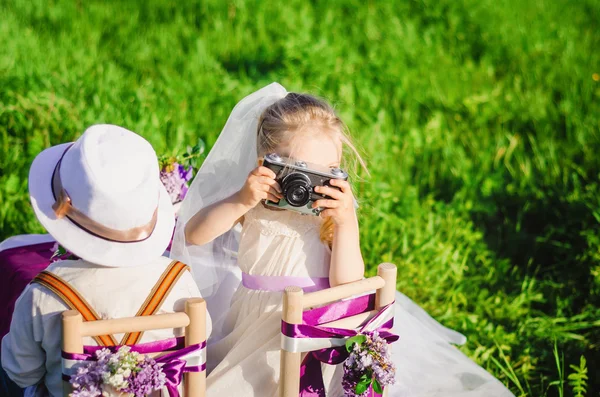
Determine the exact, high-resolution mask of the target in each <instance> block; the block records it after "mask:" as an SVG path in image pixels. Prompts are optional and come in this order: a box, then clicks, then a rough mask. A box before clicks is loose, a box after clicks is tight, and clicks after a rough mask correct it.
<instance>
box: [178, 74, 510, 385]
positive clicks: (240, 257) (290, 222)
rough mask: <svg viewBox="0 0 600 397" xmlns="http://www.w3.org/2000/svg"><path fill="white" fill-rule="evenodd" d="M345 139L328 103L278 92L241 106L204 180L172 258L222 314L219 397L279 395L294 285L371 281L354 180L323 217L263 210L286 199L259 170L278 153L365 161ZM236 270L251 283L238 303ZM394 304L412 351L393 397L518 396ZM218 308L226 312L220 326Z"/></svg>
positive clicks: (328, 369)
mask: <svg viewBox="0 0 600 397" xmlns="http://www.w3.org/2000/svg"><path fill="white" fill-rule="evenodd" d="M345 131H346V128H345V126H344V124H343V122H342V121H341V120H340V118H339V117H338V116H337V115H336V114H335V112H334V111H333V109H332V108H331V107H330V106H329V105H328V104H327V103H326V102H324V101H322V100H319V99H317V98H315V97H313V96H310V95H304V94H295V93H287V92H286V91H285V89H283V87H281V86H280V85H278V84H271V85H270V86H268V87H265V88H263V89H262V90H260V91H258V92H256V93H254V94H252V95H250V96H249V97H247V98H245V99H244V100H242V101H241V102H240V103H239V104H238V105H237V106H236V107H235V109H234V110H233V112H232V114H231V116H230V118H229V120H228V122H227V124H226V125H225V128H224V130H223V132H222V134H221V135H220V137H219V139H218V140H217V142H216V143H215V146H214V148H213V150H212V151H211V153H210V154H209V156H208V157H207V159H206V161H205V163H204V164H203V166H202V169H201V170H200V172H199V174H198V175H197V176H196V179H195V180H194V184H193V185H192V187H191V189H190V193H189V194H188V196H187V198H186V200H185V201H184V203H183V206H182V209H181V213H180V219H179V224H178V226H177V229H178V230H177V232H176V235H175V240H174V246H173V250H174V251H173V252H174V254H175V255H177V256H179V257H182V260H184V261H186V263H190V264H192V266H193V268H194V272H195V275H196V279H197V280H198V282H199V284H200V287H201V290H203V295H211V292H212V296H214V297H215V298H214V299H213V300H212V304H211V300H209V301H208V303H209V311H210V310H211V307H212V311H211V316H212V317H213V335H215V334H218V335H220V336H217V337H216V338H214V339H213V340H214V343H213V344H212V345H209V352H208V354H209V357H210V358H209V360H210V361H212V363H213V364H216V368H214V370H212V372H211V373H210V375H209V377H208V395H209V396H227V395H231V396H242V397H243V396H247V397H252V396H261V397H263V396H265V397H270V396H273V397H275V396H277V395H278V383H279V365H280V363H279V361H280V360H279V357H280V353H279V348H280V323H281V300H282V291H283V290H284V288H285V287H286V286H289V285H296V286H300V287H302V288H303V289H304V290H305V291H314V290H317V289H323V288H327V287H329V286H335V285H338V284H344V283H349V282H353V281H357V280H359V279H361V278H362V277H363V273H364V263H363V259H362V255H361V252H360V244H359V233H358V222H357V218H356V212H355V206H354V202H355V201H354V198H353V195H352V190H351V188H350V185H349V184H348V182H345V181H338V180H332V181H331V182H330V183H331V185H332V187H318V188H316V190H317V193H320V194H323V195H325V196H328V197H329V198H328V199H324V200H317V201H316V202H315V203H314V204H313V207H320V208H321V209H323V211H322V212H321V214H320V216H311V215H302V214H300V213H297V212H293V211H287V210H277V209H272V207H267V206H265V204H264V201H265V200H270V201H273V202H277V201H279V200H280V199H282V191H281V186H279V185H278V183H277V182H276V180H275V173H273V172H272V171H271V170H270V169H268V168H266V167H263V166H262V165H261V164H262V158H263V157H264V156H265V155H267V154H268V153H277V154H279V155H280V156H285V157H290V158H293V159H298V160H303V161H306V162H310V163H314V164H319V165H321V166H324V167H340V166H341V167H342V168H344V167H346V166H347V163H348V161H347V160H348V158H347V157H348V154H351V155H353V157H354V158H355V159H356V160H358V162H359V163H361V164H363V163H362V160H361V159H360V157H359V156H358V154H357V152H356V150H355V148H354V146H353V145H352V143H351V141H350V139H349V137H348V135H347V134H346V132H345ZM344 146H346V148H347V149H349V150H346V151H344V150H343V147H344ZM240 225H241V230H240ZM238 240H239V241H238ZM236 251H237V254H236ZM236 257H237V258H236ZM236 262H237V268H238V269H240V270H241V281H242V283H241V284H242V285H241V286H240V287H239V289H237V291H236V292H235V293H234V294H233V297H232V299H229V298H228V296H229V293H228V291H229V290H231V288H230V286H231V285H233V282H232V281H231V280H232V279H235V277H233V278H232V277H231V274H235V272H236V270H234V269H235V265H236ZM228 277H229V279H228ZM207 287H212V291H210V292H209V291H207ZM396 299H397V304H396V305H395V306H397V307H396V308H395V310H396V324H398V328H399V329H395V332H396V333H398V334H399V335H400V341H402V342H403V343H399V342H397V343H396V344H394V345H398V346H399V347H398V348H395V347H394V345H392V347H393V348H394V361H395V362H396V366H397V371H398V374H399V377H398V385H399V386H398V387H396V388H393V389H391V390H390V392H391V393H390V396H401V395H413V394H412V393H414V392H416V393H418V395H420V396H424V395H440V396H442V395H443V396H448V395H463V394H456V392H463V391H464V392H465V393H464V395H465V396H466V395H470V394H468V393H471V392H474V393H475V394H473V395H486V396H501V395H502V396H510V395H511V394H510V393H509V392H508V391H507V390H506V389H504V387H503V386H502V385H501V384H500V383H499V382H498V381H497V380H495V379H494V378H493V377H491V376H490V375H489V374H487V372H485V371H484V370H483V369H482V368H480V367H478V366H477V365H475V364H474V363H472V362H471V361H470V360H469V359H468V358H467V357H466V356H464V355H462V353H460V352H459V351H458V350H456V349H455V348H454V347H452V346H451V345H450V344H449V343H448V342H463V341H464V337H462V335H460V334H457V333H455V332H454V331H451V330H447V329H445V328H443V327H442V326H441V325H439V324H438V323H437V322H435V320H433V319H431V318H430V317H429V316H427V314H426V313H424V312H423V311H422V310H421V309H420V308H418V306H416V305H414V304H413V303H412V302H411V301H410V300H409V299H408V298H406V297H404V296H403V295H400V294H399V295H398V296H397V297H396ZM229 303H230V305H229ZM219 311H224V312H226V313H227V314H226V316H224V317H223V318H222V320H219V318H218V317H219V316H218V312H219ZM403 323H404V324H409V325H410V329H403V326H404V324H403ZM407 339H408V340H407ZM417 353H418V354H417ZM422 355H426V357H421V356H422ZM427 355H428V356H427ZM404 357H407V359H406V360H405V359H404ZM421 364H423V365H421ZM324 367H325V368H324V370H323V373H324V378H325V384H326V386H327V390H328V392H327V395H328V396H335V397H339V396H342V395H343V391H342V389H341V378H340V375H341V374H340V371H336V370H335V369H336V367H333V366H326V365H325V366H324ZM338 367H341V366H338ZM430 375H432V376H430ZM435 377H438V378H439V379H435ZM441 385H443V389H440V387H441ZM407 393H408V394H407ZM436 393H437V394H436ZM453 393H454V394H453Z"/></svg>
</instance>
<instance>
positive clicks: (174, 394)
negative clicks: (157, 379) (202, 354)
mask: <svg viewBox="0 0 600 397" xmlns="http://www.w3.org/2000/svg"><path fill="white" fill-rule="evenodd" d="M120 347H121V346H110V347H104V346H84V347H83V351H84V353H83V354H77V353H67V352H62V357H63V358H65V359H69V360H80V361H93V360H94V359H95V357H94V354H95V352H96V351H98V350H101V349H108V350H110V351H111V352H113V353H114V352H116V351H117V350H118V349H119V348H120ZM129 347H130V348H131V351H133V352H138V353H140V354H149V353H162V352H165V351H170V350H173V349H175V351H173V352H169V353H167V354H165V355H162V356H160V357H157V358H155V361H156V362H157V363H159V364H161V365H162V371H163V373H164V374H165V378H166V383H165V387H166V388H167V391H168V392H169V397H179V389H178V387H179V385H180V384H181V381H182V379H183V374H184V373H186V372H202V371H204V370H205V369H206V363H203V364H201V365H190V366H187V362H186V361H185V360H183V359H182V357H184V356H187V355H188V354H190V353H193V352H196V351H200V350H202V349H204V348H205V347H206V341H204V342H202V343H199V344H196V345H190V346H187V347H185V344H184V339H183V338H181V337H178V338H171V339H165V340H160V341H155V342H149V343H142V344H138V345H130V346H129ZM69 379H70V376H68V375H65V374H63V380H65V381H67V382H68V381H69Z"/></svg>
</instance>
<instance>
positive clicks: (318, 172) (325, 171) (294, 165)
mask: <svg viewBox="0 0 600 397" xmlns="http://www.w3.org/2000/svg"><path fill="white" fill-rule="evenodd" d="M263 166H265V167H267V168H269V169H271V170H273V172H275V175H277V177H276V179H277V182H278V183H279V186H281V191H282V194H283V198H282V199H281V200H279V202H278V203H274V202H272V201H269V200H266V201H265V204H266V205H268V206H271V207H276V208H281V209H286V210H292V211H297V212H300V213H302V214H308V215H319V214H320V213H321V209H319V208H312V204H313V202H314V201H316V200H319V199H322V198H328V196H324V195H321V194H319V193H316V192H315V190H314V188H315V187H316V186H330V185H329V181H330V180H331V179H342V180H344V181H346V180H348V174H346V172H344V171H343V170H341V169H339V168H329V167H324V166H322V165H317V164H310V163H306V162H304V161H301V160H295V159H291V158H288V157H282V156H279V155H278V154H276V153H271V154H268V155H266V156H265V158H264V161H263ZM334 189H337V188H336V187H334Z"/></svg>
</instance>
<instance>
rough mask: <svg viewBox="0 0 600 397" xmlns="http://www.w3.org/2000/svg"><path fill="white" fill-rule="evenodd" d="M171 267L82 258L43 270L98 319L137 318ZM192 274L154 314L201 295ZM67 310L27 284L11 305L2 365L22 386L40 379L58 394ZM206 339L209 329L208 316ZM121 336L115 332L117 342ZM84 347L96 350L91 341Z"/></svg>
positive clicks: (154, 335)
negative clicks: (121, 265)
mask: <svg viewBox="0 0 600 397" xmlns="http://www.w3.org/2000/svg"><path fill="white" fill-rule="evenodd" d="M170 263H171V260H170V259H169V258H165V257H159V258H156V259H155V260H153V261H152V262H151V263H148V264H146V265H144V266H137V267H129V268H109V267H102V266H98V265H94V264H91V263H88V262H85V261H83V260H77V261H61V262H56V263H54V264H52V265H50V266H49V267H48V269H47V270H49V271H51V272H52V273H54V274H56V275H57V276H60V277H61V278H62V279H64V280H65V281H67V282H68V283H69V284H70V285H71V286H72V287H73V288H75V289H76V290H77V291H78V292H79V293H80V294H81V295H82V296H83V297H84V298H85V299H86V300H87V302H88V303H89V304H90V306H91V307H92V308H94V310H95V311H96V312H97V313H98V315H99V316H100V317H101V318H102V319H108V318H121V317H132V316H135V315H136V313H137V312H138V310H139V309H140V306H141V305H142V304H143V303H144V301H145V300H146V297H147V296H148V294H150V292H151V290H152V288H153V287H154V285H155V284H156V282H157V281H158V279H159V278H160V276H161V275H162V273H163V272H164V271H165V269H166V268H167V266H168V265H169V264H170ZM199 296H200V291H199V290H198V287H197V286H196V283H195V282H194V279H193V277H192V275H191V273H190V272H187V271H186V272H184V273H183V274H182V276H181V278H180V279H179V280H178V281H177V283H176V284H175V286H174V287H173V289H172V290H171V292H170V293H169V295H168V296H167V297H166V299H165V301H164V302H163V304H162V306H161V307H160V309H159V310H158V311H157V314H161V313H172V312H175V311H183V309H184V302H185V299H187V298H191V297H199ZM65 310H69V307H68V306H67V305H65V304H64V303H63V302H62V300H60V299H59V298H58V297H57V296H56V295H55V294H54V293H53V292H51V291H49V290H48V289H46V288H45V287H42V286H41V285H39V284H30V285H28V286H27V288H26V289H25V291H23V293H22V294H21V296H20V297H19V299H18V300H17V302H16V304H15V310H14V314H13V318H12V322H11V325H10V332H9V333H8V334H7V335H6V336H5V337H4V339H3V340H2V366H3V367H4V370H5V371H6V373H7V374H8V375H9V377H10V378H11V379H12V380H13V381H15V383H17V384H18V385H19V386H21V387H27V386H31V385H35V384H37V383H38V382H39V381H40V380H42V379H43V380H44V383H45V384H46V387H47V388H48V391H49V392H50V395H51V396H62V373H61V372H62V369H61V313H62V312H63V311H65ZM206 327H207V330H206V331H207V335H209V334H210V331H211V328H212V325H211V321H210V317H208V314H207V324H206ZM181 334H182V332H181V330H156V331H146V332H144V334H143V336H142V338H141V340H140V342H139V343H144V342H150V341H154V340H160V339H168V338H172V337H173V336H181ZM122 336H123V335H122V334H116V335H115V338H116V339H117V341H120V340H121V338H122ZM83 344H84V345H91V346H95V345H96V343H95V342H94V340H93V339H92V338H84V340H83Z"/></svg>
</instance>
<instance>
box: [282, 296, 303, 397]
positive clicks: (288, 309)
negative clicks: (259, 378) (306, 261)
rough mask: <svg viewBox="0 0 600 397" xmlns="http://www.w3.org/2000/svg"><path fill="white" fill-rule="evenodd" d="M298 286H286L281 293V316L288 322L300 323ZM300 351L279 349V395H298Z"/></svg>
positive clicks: (300, 300) (286, 396) (300, 309)
mask: <svg viewBox="0 0 600 397" xmlns="http://www.w3.org/2000/svg"><path fill="white" fill-rule="evenodd" d="M303 295H304V293H303V291H302V288H300V287H286V289H285V292H284V294H283V314H282V318H283V321H285V322H286V323H288V324H301V323H302V310H303V307H302V296H303ZM301 356H302V353H299V352H297V353H296V352H288V351H286V350H283V349H281V371H280V372H281V373H280V379H279V395H280V396H281V397H298V394H299V392H300V360H301Z"/></svg>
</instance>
